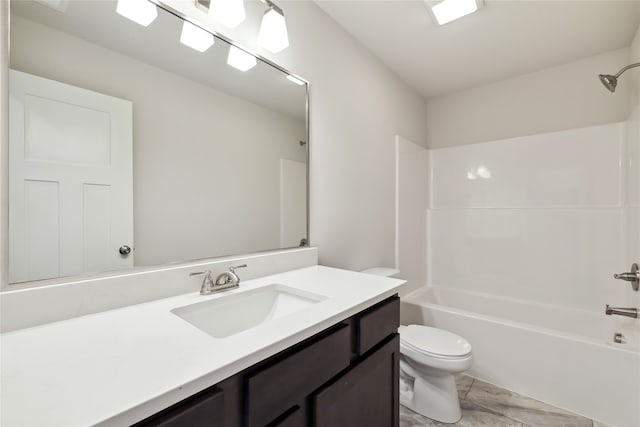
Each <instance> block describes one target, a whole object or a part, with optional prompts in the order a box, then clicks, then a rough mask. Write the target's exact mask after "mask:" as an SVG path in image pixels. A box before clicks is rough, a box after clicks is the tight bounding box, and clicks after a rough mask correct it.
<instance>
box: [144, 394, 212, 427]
mask: <svg viewBox="0 0 640 427" xmlns="http://www.w3.org/2000/svg"><path fill="white" fill-rule="evenodd" d="M223 396H224V395H223V393H222V390H220V389H219V388H217V387H212V388H210V389H207V390H205V391H203V392H201V393H198V394H196V395H195V396H192V397H190V398H188V399H185V400H183V401H182V402H179V403H176V404H175V405H173V406H171V407H170V408H168V409H166V410H164V411H162V412H160V413H158V414H156V415H153V416H152V417H149V418H147V419H146V420H143V421H140V422H139V423H137V424H135V426H134V427H152V426H153V427H210V426H212V425H215V423H216V422H218V421H219V420H221V419H224V398H223Z"/></svg>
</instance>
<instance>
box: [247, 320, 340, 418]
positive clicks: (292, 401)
mask: <svg viewBox="0 0 640 427" xmlns="http://www.w3.org/2000/svg"><path fill="white" fill-rule="evenodd" d="M350 339H351V331H350V328H349V326H348V325H342V326H340V327H338V329H335V330H333V331H332V332H331V333H329V334H328V335H326V336H324V337H322V338H320V339H319V340H318V341H315V342H313V343H311V344H309V345H307V346H306V347H304V348H302V349H300V350H298V351H296V352H295V353H293V354H291V355H288V356H286V357H285V358H284V359H282V360H279V361H277V362H274V364H273V365H271V366H269V367H267V368H265V369H263V370H261V371H260V372H258V373H256V374H254V375H252V376H251V377H249V378H247V380H246V381H247V382H246V384H247V388H246V390H247V407H246V408H247V416H248V425H249V427H253V426H264V425H266V424H268V423H269V422H271V421H273V420H275V419H276V418H277V417H278V416H279V415H281V414H283V413H284V412H285V411H286V410H287V409H289V408H291V407H293V406H295V405H296V404H298V403H299V402H300V401H301V399H304V397H305V396H307V395H309V394H311V392H313V391H314V390H315V389H317V388H318V387H320V386H321V385H322V384H324V383H325V382H327V381H328V380H329V379H331V378H332V377H333V376H335V375H336V374H337V373H338V372H340V371H342V370H343V369H345V368H346V367H347V366H349V360H350V356H351V354H350V353H351V352H350V348H349V347H350Z"/></svg>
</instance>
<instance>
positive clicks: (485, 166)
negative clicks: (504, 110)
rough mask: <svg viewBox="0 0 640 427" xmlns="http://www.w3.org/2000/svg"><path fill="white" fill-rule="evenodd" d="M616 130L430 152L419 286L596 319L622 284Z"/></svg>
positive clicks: (620, 127) (620, 140) (621, 141)
mask: <svg viewBox="0 0 640 427" xmlns="http://www.w3.org/2000/svg"><path fill="white" fill-rule="evenodd" d="M625 136H626V124H625V123H618V124H609V125H602V126H595V127H588V128H581V129H574V130H568V131H561V132H553V133H547V134H539V135H534V136H527V137H520V138H513V139H506V140H498V141H493V142H487V143H479V144H472V145H467V146H461V147H452V148H443V149H437V150H432V151H431V158H432V166H433V171H432V183H433V184H432V203H433V204H432V206H431V209H430V212H429V220H430V223H429V229H428V232H429V233H430V234H429V236H430V246H429V247H430V249H431V251H430V256H429V265H428V271H429V273H430V277H429V280H428V281H429V283H430V284H433V285H438V286H447V287H451V288H456V289H464V290H472V291H476V292H483V293H488V294H493V295H499V296H503V297H511V298H517V299H523V300H527V301H530V302H532V303H536V302H537V303H541V304H552V305H558V306H563V307H568V308H573V309H580V310H587V311H595V312H600V311H602V310H603V309H604V304H605V303H610V304H612V305H614V304H615V303H614V302H612V301H623V298H624V297H625V295H626V294H627V292H628V289H627V287H628V286H627V285H626V284H622V283H620V282H619V281H617V280H614V279H613V277H612V275H613V273H616V272H619V271H626V270H625V269H626V268H628V265H626V264H627V257H626V242H627V236H626V233H625V227H624V224H625V201H624V188H625V183H624V176H625V171H624V169H625V166H624V165H625V163H624V162H623V159H624V158H625V156H626V152H625V151H626V150H625Z"/></svg>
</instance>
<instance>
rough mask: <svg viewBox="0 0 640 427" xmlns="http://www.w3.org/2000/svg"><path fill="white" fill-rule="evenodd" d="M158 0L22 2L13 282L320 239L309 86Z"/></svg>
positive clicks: (12, 171) (14, 48)
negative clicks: (143, 17)
mask: <svg viewBox="0 0 640 427" xmlns="http://www.w3.org/2000/svg"><path fill="white" fill-rule="evenodd" d="M51 5H57V7H51ZM153 6H154V7H155V8H156V9H157V17H156V18H155V19H154V20H153V21H152V22H151V23H150V24H149V25H148V26H147V27H144V26H141V25H139V24H137V23H135V22H133V21H131V20H130V19H127V18H125V17H124V16H122V15H120V14H117V13H116V2H115V1H91V0H90V1H76V0H74V1H67V2H65V1H63V2H47V1H44V0H43V1H41V2H39V1H25V0H20V1H12V2H11V4H10V7H11V17H10V18H11V33H10V68H11V72H10V79H9V80H10V111H9V112H10V130H9V133H10V147H9V149H10V156H9V157H10V165H9V175H10V176H9V178H10V179H9V186H10V200H9V211H10V212H9V222H10V235H9V276H10V280H9V281H10V282H11V283H17V282H25V281H33V280H40V279H48V278H55V277H66V276H74V275H79V274H86V273H96V272H102V271H112V270H118V269H123V268H133V267H140V266H155V265H161V264H167V263H176V262H183V261H188V260H195V259H202V258H210V257H216V256H223V255H232V254H241V253H249V252H256V251H264V250H270V249H279V248H288V247H296V246H299V245H300V243H301V241H303V239H305V240H306V239H307V188H308V186H307V157H308V156H307V149H308V144H307V140H308V136H307V135H308V133H307V107H306V106H307V85H306V84H304V83H303V82H301V81H300V80H297V79H295V78H292V76H289V75H288V74H287V73H285V72H283V71H282V70H280V69H278V68H277V67H275V66H273V65H271V64H269V63H267V62H265V61H262V60H260V59H258V60H256V59H255V58H254V57H253V56H247V53H246V52H245V51H243V50H237V51H236V52H235V59H231V60H229V51H230V48H232V46H231V45H230V44H228V43H227V42H225V41H224V40H222V39H220V38H217V37H216V38H215V39H210V40H213V41H214V43H213V44H210V43H209V46H206V43H205V44H204V45H203V44H202V41H201V44H199V45H197V46H194V43H193V42H192V43H188V42H187V43H185V36H184V31H183V28H184V27H185V25H184V21H183V20H182V19H181V18H179V17H177V16H176V15H174V14H172V13H170V12H168V11H166V10H163V9H162V8H160V7H157V6H155V5H153ZM187 28H190V27H189V26H188V25H187ZM194 28H195V30H194V29H193V28H191V30H193V31H195V34H202V30H201V29H200V28H199V27H194ZM204 34H208V33H204ZM196 38H197V37H196ZM181 39H182V42H181ZM197 43H198V42H196V44H197ZM190 45H191V46H192V47H190ZM194 47H198V49H195V48H194ZM200 50H202V51H200ZM233 55H234V53H233V51H232V58H233ZM228 61H231V62H232V63H233V65H234V66H230V65H229V64H228ZM243 69H244V71H242V70H243ZM287 77H289V78H287ZM300 83H303V84H300Z"/></svg>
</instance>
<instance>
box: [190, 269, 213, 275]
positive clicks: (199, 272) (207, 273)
mask: <svg viewBox="0 0 640 427" xmlns="http://www.w3.org/2000/svg"><path fill="white" fill-rule="evenodd" d="M203 274H204V275H205V276H211V270H205V271H196V272H194V273H189V277H193V276H202V275H203Z"/></svg>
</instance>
